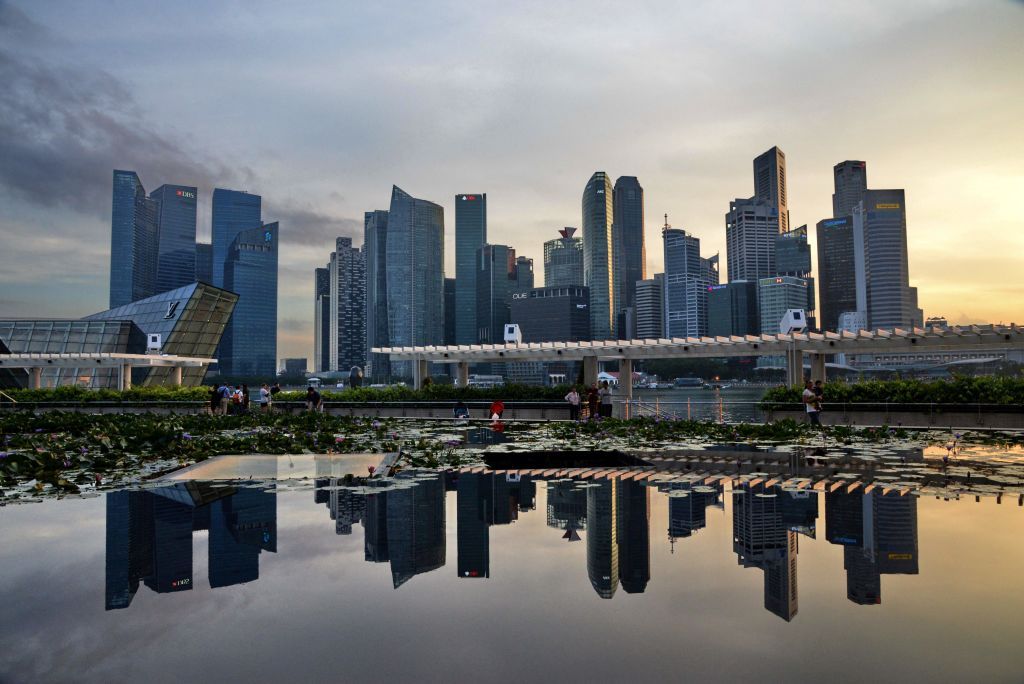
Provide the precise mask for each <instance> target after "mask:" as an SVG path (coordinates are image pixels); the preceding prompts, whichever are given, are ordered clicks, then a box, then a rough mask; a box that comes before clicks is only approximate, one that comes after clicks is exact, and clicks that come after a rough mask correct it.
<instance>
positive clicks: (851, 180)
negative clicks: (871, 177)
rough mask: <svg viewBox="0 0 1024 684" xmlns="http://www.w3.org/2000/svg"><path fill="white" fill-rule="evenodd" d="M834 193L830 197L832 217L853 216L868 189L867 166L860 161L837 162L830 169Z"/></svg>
mask: <svg viewBox="0 0 1024 684" xmlns="http://www.w3.org/2000/svg"><path fill="white" fill-rule="evenodd" d="M832 174H833V177H834V179H835V188H836V191H835V193H833V195H832V216H834V217H836V218H841V217H843V216H850V215H851V214H853V208H854V207H855V206H857V205H858V204H860V202H861V200H863V199H864V193H865V192H866V191H867V189H868V170H867V164H865V163H864V162H862V161H844V162H839V163H838V164H836V165H835V166H834V167H833V168H832Z"/></svg>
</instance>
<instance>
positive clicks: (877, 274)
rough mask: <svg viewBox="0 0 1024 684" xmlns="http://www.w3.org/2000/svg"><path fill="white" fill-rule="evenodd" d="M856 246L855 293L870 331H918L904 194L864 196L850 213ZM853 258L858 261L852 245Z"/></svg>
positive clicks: (880, 192) (876, 192) (871, 193)
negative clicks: (860, 298)
mask: <svg viewBox="0 0 1024 684" xmlns="http://www.w3.org/2000/svg"><path fill="white" fill-rule="evenodd" d="M853 223H854V234H855V238H854V239H855V240H856V239H857V236H860V238H861V240H862V243H863V247H862V249H863V259H862V260H861V262H860V263H859V264H857V266H856V268H857V273H856V276H857V281H858V282H857V287H858V289H860V290H861V292H862V294H866V305H867V323H868V325H869V326H870V327H872V328H896V327H900V328H907V327H912V326H920V325H922V324H923V322H924V316H923V315H922V313H921V310H920V309H919V308H918V306H917V288H914V287H911V286H910V267H909V259H908V256H907V214H906V204H905V200H904V192H903V190H866V191H865V192H864V199H863V200H862V201H861V203H860V205H859V206H858V207H855V208H854V213H853ZM854 247H855V252H854V255H855V257H856V256H857V251H856V248H857V245H855V246H854Z"/></svg>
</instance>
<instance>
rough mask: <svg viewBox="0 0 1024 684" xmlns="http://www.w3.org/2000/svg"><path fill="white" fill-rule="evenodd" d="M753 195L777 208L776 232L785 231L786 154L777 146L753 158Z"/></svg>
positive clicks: (787, 206)
mask: <svg viewBox="0 0 1024 684" xmlns="http://www.w3.org/2000/svg"><path fill="white" fill-rule="evenodd" d="M754 197H755V198H756V199H761V200H764V201H766V202H768V203H769V204H771V205H772V206H774V207H775V208H776V209H778V212H779V229H778V232H780V233H785V232H787V231H788V230H789V201H788V200H787V197H786V155H785V154H783V152H782V150H780V149H779V148H778V147H773V148H772V149H770V150H768V151H767V152H765V153H764V154H761V155H758V156H757V157H755V158H754ZM730 277H732V275H731V274H730Z"/></svg>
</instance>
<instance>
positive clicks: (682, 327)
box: [662, 223, 718, 338]
mask: <svg viewBox="0 0 1024 684" xmlns="http://www.w3.org/2000/svg"><path fill="white" fill-rule="evenodd" d="M662 241H663V242H664V245H665V295H664V297H665V314H664V326H665V337H669V338H671V337H702V336H704V335H706V334H707V288H708V286H709V285H717V284H718V271H717V269H716V268H715V267H713V265H712V263H711V260H709V259H702V258H701V256H700V240H699V239H698V238H696V237H694V236H693V235H689V234H687V232H686V231H685V230H681V229H678V228H670V227H669V226H668V224H667V223H666V224H665V228H664V229H663V230H662ZM716 263H717V262H716Z"/></svg>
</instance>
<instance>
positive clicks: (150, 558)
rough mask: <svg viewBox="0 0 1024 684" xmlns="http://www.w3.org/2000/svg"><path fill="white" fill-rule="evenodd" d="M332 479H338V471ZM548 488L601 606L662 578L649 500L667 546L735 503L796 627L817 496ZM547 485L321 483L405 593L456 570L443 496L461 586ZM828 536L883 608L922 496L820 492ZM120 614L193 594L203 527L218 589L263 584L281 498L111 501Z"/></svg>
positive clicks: (738, 533) (110, 581) (689, 487)
mask: <svg viewBox="0 0 1024 684" xmlns="http://www.w3.org/2000/svg"><path fill="white" fill-rule="evenodd" d="M328 475H329V474H328ZM542 482H545V484H546V489H547V492H546V499H547V502H546V507H545V508H546V519H545V520H544V522H545V523H546V527H547V528H553V529H555V530H562V531H564V532H565V534H564V535H563V538H565V539H568V540H569V541H573V540H576V539H580V537H581V535H582V536H583V537H585V539H584V541H585V546H586V571H587V578H588V580H589V582H590V584H591V586H592V588H593V590H594V592H595V593H596V594H597V595H598V596H600V597H601V598H602V599H612V598H613V597H614V596H615V594H616V591H617V589H618V588H619V587H620V586H621V588H622V590H623V592H624V593H627V594H635V593H644V592H645V591H646V590H647V588H648V585H649V583H650V582H651V581H652V577H651V559H650V553H651V543H650V519H651V514H650V497H651V496H652V490H653V491H654V492H655V494H656V495H660V496H665V497H667V508H668V526H667V534H668V540H669V552H670V553H675V552H676V551H677V550H679V548H684V547H678V545H679V544H685V543H686V540H687V539H688V538H690V537H692V536H693V535H696V534H698V533H700V532H701V531H702V530H703V529H704V528H706V527H707V524H708V510H709V509H711V510H715V511H718V512H719V513H721V514H724V512H725V499H726V497H730V498H731V509H732V535H733V552H734V553H735V554H736V560H737V564H738V565H740V566H742V567H744V568H756V569H759V570H760V571H761V572H762V573H763V597H764V607H765V609H766V610H768V611H769V612H771V613H773V614H774V615H777V616H779V617H781V618H782V619H784V620H786V621H790V620H792V619H793V618H794V617H795V616H796V614H797V611H798V597H799V593H798V572H797V569H798V568H797V559H798V555H799V550H800V537H801V536H806V537H809V538H812V539H813V538H816V535H817V522H818V510H819V500H818V496H819V492H816V491H810V490H807V489H793V488H784V487H782V486H780V485H778V484H773V485H771V486H764V484H763V483H758V484H753V485H751V484H735V485H734V486H733V488H732V489H731V490H726V489H724V488H723V487H722V486H721V485H716V484H711V485H702V484H699V483H692V482H668V483H665V482H660V483H645V482H639V481H635V480H632V479H628V478H627V479H620V478H617V477H615V478H611V479H597V480H579V479H567V478H562V479H556V480H552V481H544V480H542ZM536 489H537V480H536V479H534V478H533V477H531V476H527V475H523V476H516V475H508V474H504V473H492V472H483V473H461V474H458V475H455V474H451V473H449V474H445V473H437V472H427V471H409V472H406V473H403V474H401V475H399V476H398V477H396V478H393V479H390V480H384V481H370V482H369V483H368V484H366V485H365V486H358V487H353V486H346V485H345V480H344V479H343V478H340V477H332V476H327V477H321V478H318V479H317V480H316V488H315V490H314V492H313V497H314V500H315V501H316V502H317V503H318V504H323V505H324V506H325V507H326V508H327V509H328V511H329V515H330V518H331V519H332V520H333V522H334V529H335V532H336V534H339V535H352V534H354V533H355V529H356V526H361V527H362V528H363V539H364V560H365V561H366V562H370V563H388V564H389V565H390V570H391V576H392V583H393V587H394V588H395V589H397V588H399V587H400V586H402V585H404V584H405V583H406V582H408V581H409V580H411V579H412V578H414V577H415V576H416V575H419V574H423V573H428V572H432V571H434V570H437V569H439V568H442V567H443V566H444V565H445V563H446V560H447V559H446V537H445V527H446V516H445V497H446V493H447V492H449V491H451V492H453V493H454V496H455V498H456V502H455V504H456V505H455V510H456V518H457V520H456V521H455V522H456V526H457V527H456V552H457V569H456V574H457V576H458V577H459V578H462V579H466V578H475V579H486V578H489V577H491V572H492V568H491V556H490V544H491V539H490V528H491V527H492V526H494V525H509V524H512V523H514V522H515V521H516V520H518V519H519V516H520V515H530V512H531V511H534V510H536V507H537V504H536ZM820 494H821V496H822V497H823V498H824V509H823V510H824V517H825V530H826V531H825V535H824V536H825V539H826V541H827V542H828V543H830V544H834V545H839V546H842V547H843V568H844V571H845V573H846V580H847V581H846V585H847V598H848V599H849V600H850V601H851V602H853V603H856V604H860V605H870V604H878V603H881V576H882V575H886V574H917V572H918V549H917V500H916V497H914V496H906V495H904V496H901V495H900V494H899V493H897V492H890V493H883V492H882V491H880V490H879V489H874V490H873V491H867V492H865V491H864V490H859V491H855V492H852V493H851V492H848V491H845V490H838V491H827V492H821V493H820ZM106 507H107V554H106V573H107V583H106V586H107V599H106V607H107V609H108V610H111V609H117V608H127V607H128V606H129V605H130V603H131V601H132V598H133V597H134V595H135V593H136V592H137V590H138V586H139V584H140V583H143V584H145V585H146V586H148V587H149V588H150V589H151V590H153V591H155V592H157V593H170V592H176V591H184V590H189V589H192V587H193V586H194V578H193V569H192V533H193V532H195V531H199V530H207V531H208V534H209V539H208V548H209V567H208V578H209V584H210V587H211V588H220V587H227V586H232V585H236V584H242V583H246V582H252V581H255V580H257V579H258V578H259V556H260V553H261V552H262V551H271V552H276V550H277V506H276V495H275V493H274V492H273V491H272V490H271V491H265V489H262V488H250V487H242V486H238V487H235V486H224V485H223V484H220V485H217V486H213V485H209V484H204V483H199V482H188V483H177V484H174V485H170V486H167V487H161V488H153V489H147V490H135V491H131V490H129V491H121V492H113V493H111V494H108V495H107V500H106Z"/></svg>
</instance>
